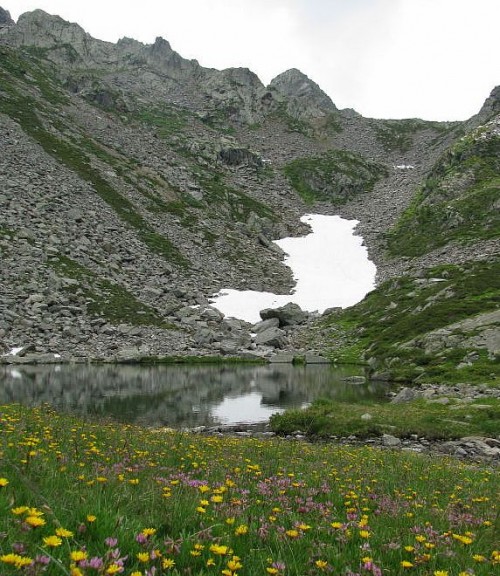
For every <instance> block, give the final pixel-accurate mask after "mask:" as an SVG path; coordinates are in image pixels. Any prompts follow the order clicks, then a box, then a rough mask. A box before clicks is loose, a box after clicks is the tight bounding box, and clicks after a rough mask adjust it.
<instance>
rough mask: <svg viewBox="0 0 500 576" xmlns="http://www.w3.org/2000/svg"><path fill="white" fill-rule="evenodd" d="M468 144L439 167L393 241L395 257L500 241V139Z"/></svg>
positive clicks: (475, 139) (395, 231)
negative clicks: (461, 244)
mask: <svg viewBox="0 0 500 576" xmlns="http://www.w3.org/2000/svg"><path fill="white" fill-rule="evenodd" d="M481 135H482V133H481V131H480V130H479V132H478V133H475V134H472V135H469V136H467V137H464V138H462V139H461V140H460V141H459V142H458V143H456V144H455V145H454V146H453V147H452V148H451V149H450V150H448V151H447V152H446V153H445V154H444V155H443V156H442V157H441V159H440V160H439V161H438V162H437V164H436V165H435V166H434V168H433V170H432V171H431V173H430V174H429V175H428V177H427V178H426V180H425V181H424V183H423V185H422V187H421V188H420V190H419V191H418V193H417V194H416V196H415V198H414V200H413V201H412V203H411V205H410V206H409V207H408V209H407V210H406V211H405V212H404V213H403V215H402V216H401V218H400V220H399V221H398V223H397V224H396V226H395V227H394V229H393V230H392V231H391V232H390V233H389V234H388V236H387V241H388V242H387V244H388V248H389V251H390V252H391V253H392V254H394V255H404V256H419V255H421V254H425V253H426V252H428V251H430V250H432V249H434V248H437V247H439V246H444V245H445V244H447V243H448V242H450V241H453V240H455V241H460V242H466V243H471V242H475V241H477V240H487V239H492V238H498V237H499V236H500V215H499V211H498V209H496V208H495V206H496V202H497V201H498V198H499V195H500V176H499V174H500V160H499V159H500V137H498V136H491V137H489V138H482V137H481Z"/></svg>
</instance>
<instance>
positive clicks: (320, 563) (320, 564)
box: [314, 560, 328, 570]
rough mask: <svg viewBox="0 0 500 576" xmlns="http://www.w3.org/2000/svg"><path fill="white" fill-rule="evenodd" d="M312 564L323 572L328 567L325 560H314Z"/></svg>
mask: <svg viewBox="0 0 500 576" xmlns="http://www.w3.org/2000/svg"><path fill="white" fill-rule="evenodd" d="M314 564H315V565H316V568H319V569H320V570H324V569H325V568H326V567H327V566H328V562H327V561H326V560H316V562H315V563H314Z"/></svg>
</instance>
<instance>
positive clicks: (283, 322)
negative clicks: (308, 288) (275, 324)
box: [260, 302, 309, 327]
mask: <svg viewBox="0 0 500 576" xmlns="http://www.w3.org/2000/svg"><path fill="white" fill-rule="evenodd" d="M260 317H261V318H262V320H269V319H270V318H277V319H278V320H279V323H280V324H279V325H280V327H283V326H294V325H295V324H304V322H306V320H307V319H308V318H309V314H308V313H307V312H304V310H302V308H301V307H300V306H299V305H298V304H294V303H293V302H289V303H288V304H285V305H284V306H281V307H280V308H266V309H265V310H261V311H260Z"/></svg>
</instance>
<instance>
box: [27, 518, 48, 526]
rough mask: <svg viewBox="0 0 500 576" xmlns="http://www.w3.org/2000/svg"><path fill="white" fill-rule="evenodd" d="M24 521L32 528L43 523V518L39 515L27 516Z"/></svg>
mask: <svg viewBox="0 0 500 576" xmlns="http://www.w3.org/2000/svg"><path fill="white" fill-rule="evenodd" d="M24 521H25V522H26V524H29V525H30V526H32V527H33V528H37V527H38V526H44V525H45V520H44V519H43V518H40V516H28V517H27V518H25V519H24Z"/></svg>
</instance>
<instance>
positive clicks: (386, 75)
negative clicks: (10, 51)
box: [0, 0, 500, 120]
mask: <svg viewBox="0 0 500 576" xmlns="http://www.w3.org/2000/svg"><path fill="white" fill-rule="evenodd" d="M0 5H1V6H2V7H3V8H5V9H6V10H9V11H10V13H11V16H12V17H13V18H14V19H15V20H17V18H18V17H19V15H20V14H22V13H23V12H26V11H29V10H34V9H35V8H41V9H42V10H45V11H46V12H49V13H50V14H58V15H60V16H62V17H63V18H64V19H66V20H69V21H72V22H77V23H78V24H80V25H81V26H82V27H83V28H84V29H85V30H86V31H87V32H89V33H90V34H91V35H92V36H94V37H96V38H100V39H102V40H108V41H111V42H116V41H117V40H118V39H119V38H121V37H123V36H128V37H131V38H135V39H137V40H140V41H142V42H144V43H147V44H151V43H152V42H153V41H154V39H155V38H156V37H157V36H162V37H163V38H166V39H167V40H168V41H169V42H170V44H171V45H172V48H173V49H174V50H176V51H177V52H179V54H180V55H181V56H183V57H184V58H196V59H197V60H198V61H199V62H200V64H202V65H203V66H208V67H211V68H219V69H222V68H228V67H232V66H244V67H247V68H250V69H251V70H253V71H254V72H255V73H256V74H257V75H258V76H259V77H260V79H261V80H262V81H263V82H264V83H265V84H267V83H268V82H269V81H270V80H271V79H272V78H273V77H274V76H276V75H277V74H279V73H281V72H283V71H285V70H287V69H288V68H299V69H300V70H301V71H302V72H304V74H307V75H308V76H309V78H311V79H312V80H314V81H315V82H317V83H318V84H319V85H320V86H321V88H322V89H323V90H324V91H325V92H326V93H327V94H328V95H329V96H330V97H331V98H332V100H333V102H334V103H335V104H336V105H337V106H338V107H339V108H354V109H355V110H357V111H358V112H360V113H361V114H363V116H370V117H375V118H413V117H419V118H424V119H427V120H463V119H466V118H469V117H470V116H472V115H473V114H475V113H476V112H478V110H479V108H480V107H481V105H482V103H483V102H484V100H485V99H486V98H487V96H488V95H489V93H490V92H491V90H492V89H493V88H494V87H495V86H496V85H498V84H500V66H499V63H498V62H499V56H500V42H499V32H498V30H499V25H500V0H141V1H137V0H134V1H131V0H0Z"/></svg>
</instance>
